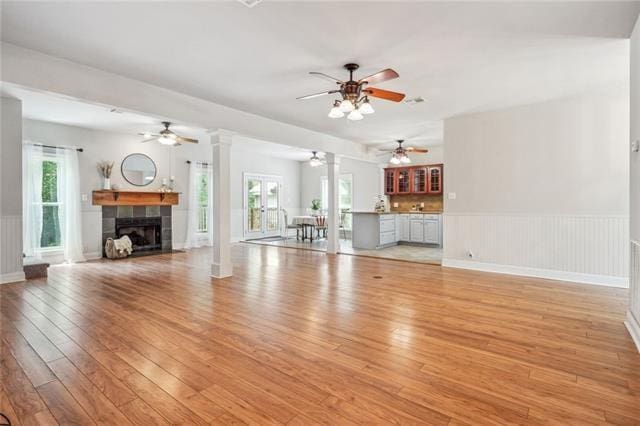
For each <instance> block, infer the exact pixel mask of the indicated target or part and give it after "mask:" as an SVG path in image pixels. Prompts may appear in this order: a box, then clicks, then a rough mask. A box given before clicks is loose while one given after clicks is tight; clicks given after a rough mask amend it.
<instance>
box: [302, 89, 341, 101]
mask: <svg viewBox="0 0 640 426" xmlns="http://www.w3.org/2000/svg"><path fill="white" fill-rule="evenodd" d="M338 92H339V90H329V91H328V92H322V93H314V94H313V95H307V96H300V97H299V98H296V99H298V100H302V99H312V98H317V97H319V96H325V95H330V94H332V93H338Z"/></svg>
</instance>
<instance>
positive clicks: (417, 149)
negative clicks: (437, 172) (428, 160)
mask: <svg viewBox="0 0 640 426" xmlns="http://www.w3.org/2000/svg"><path fill="white" fill-rule="evenodd" d="M405 149H406V150H407V151H410V152H418V153H422V154H426V153H427V152H429V150H428V149H422V148H414V147H412V146H410V147H408V148H405Z"/></svg>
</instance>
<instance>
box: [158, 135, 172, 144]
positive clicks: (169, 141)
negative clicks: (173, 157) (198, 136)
mask: <svg viewBox="0 0 640 426" xmlns="http://www.w3.org/2000/svg"><path fill="white" fill-rule="evenodd" d="M158 142H160V143H161V144H162V145H175V144H176V140H175V139H171V138H168V137H166V136H161V137H159V138H158Z"/></svg>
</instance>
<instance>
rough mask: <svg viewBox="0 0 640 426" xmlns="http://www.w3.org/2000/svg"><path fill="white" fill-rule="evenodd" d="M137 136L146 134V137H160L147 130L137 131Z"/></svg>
mask: <svg viewBox="0 0 640 426" xmlns="http://www.w3.org/2000/svg"><path fill="white" fill-rule="evenodd" d="M138 136H146V137H152V136H153V137H154V138H158V137H160V135H156V134H155V133H149V132H142V133H138Z"/></svg>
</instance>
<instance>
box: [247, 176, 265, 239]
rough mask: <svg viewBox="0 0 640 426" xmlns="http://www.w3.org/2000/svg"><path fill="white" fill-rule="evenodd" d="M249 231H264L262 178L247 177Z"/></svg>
mask: <svg viewBox="0 0 640 426" xmlns="http://www.w3.org/2000/svg"><path fill="white" fill-rule="evenodd" d="M247 197H248V198H247V219H248V222H247V231H248V232H249V233H253V232H261V231H262V180H261V179H247Z"/></svg>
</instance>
